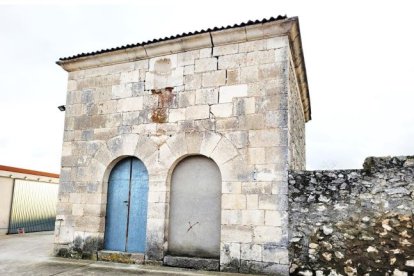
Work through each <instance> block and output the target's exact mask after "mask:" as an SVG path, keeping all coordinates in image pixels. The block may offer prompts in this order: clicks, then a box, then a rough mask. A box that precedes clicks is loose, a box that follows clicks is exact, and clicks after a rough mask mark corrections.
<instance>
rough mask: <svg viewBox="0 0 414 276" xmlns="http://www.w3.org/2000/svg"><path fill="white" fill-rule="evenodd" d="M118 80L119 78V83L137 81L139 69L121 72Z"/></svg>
mask: <svg viewBox="0 0 414 276" xmlns="http://www.w3.org/2000/svg"><path fill="white" fill-rule="evenodd" d="M120 80H121V84H122V83H128V82H138V81H139V80H140V78H139V70H135V71H128V72H122V73H121V79H120Z"/></svg>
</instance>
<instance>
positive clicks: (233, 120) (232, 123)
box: [216, 117, 239, 131]
mask: <svg viewBox="0 0 414 276" xmlns="http://www.w3.org/2000/svg"><path fill="white" fill-rule="evenodd" d="M238 129H239V119H238V118H237V117H230V118H219V119H217V120H216V130H217V131H228V130H238Z"/></svg>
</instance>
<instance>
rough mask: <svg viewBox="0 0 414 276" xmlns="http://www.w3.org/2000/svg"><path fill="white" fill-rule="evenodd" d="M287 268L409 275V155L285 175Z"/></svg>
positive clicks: (412, 188) (412, 173)
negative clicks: (350, 167) (360, 167)
mask: <svg viewBox="0 0 414 276" xmlns="http://www.w3.org/2000/svg"><path fill="white" fill-rule="evenodd" d="M289 185H290V186H289V204H290V206H289V224H290V226H289V227H290V243H289V244H290V245H289V253H290V260H291V266H290V272H291V274H294V275H315V273H316V275H328V274H329V275H412V274H413V272H414V230H413V222H414V221H413V208H414V201H413V198H414V156H408V157H392V158H391V157H386V158H372V157H370V158H367V159H366V160H365V163H364V169H363V170H336V171H297V172H293V171H292V172H290V175H289Z"/></svg>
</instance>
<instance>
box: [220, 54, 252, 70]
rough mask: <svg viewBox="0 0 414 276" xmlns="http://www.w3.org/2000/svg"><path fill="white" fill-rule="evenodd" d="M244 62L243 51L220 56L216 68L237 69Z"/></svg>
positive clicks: (244, 55)
mask: <svg viewBox="0 0 414 276" xmlns="http://www.w3.org/2000/svg"><path fill="white" fill-rule="evenodd" d="M245 62H246V54H245V53H242V54H232V55H225V56H220V57H219V59H218V69H220V70H221V69H237V68H239V67H240V66H241V65H242V64H244V63H245Z"/></svg>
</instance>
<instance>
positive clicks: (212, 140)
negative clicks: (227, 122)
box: [200, 132, 222, 156]
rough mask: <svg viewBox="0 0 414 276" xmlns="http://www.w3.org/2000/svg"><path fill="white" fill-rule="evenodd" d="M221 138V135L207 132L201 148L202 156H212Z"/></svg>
mask: <svg viewBox="0 0 414 276" xmlns="http://www.w3.org/2000/svg"><path fill="white" fill-rule="evenodd" d="M221 138H222V137H221V136H220V135H216V134H212V133H209V132H205V134H204V137H203V140H202V143H201V146H200V154H203V155H205V156H210V154H211V153H212V152H213V150H214V149H215V148H216V146H217V144H218V143H219V141H220V140H221Z"/></svg>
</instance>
